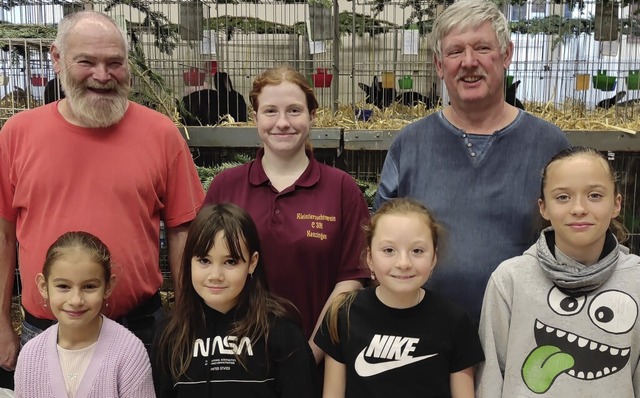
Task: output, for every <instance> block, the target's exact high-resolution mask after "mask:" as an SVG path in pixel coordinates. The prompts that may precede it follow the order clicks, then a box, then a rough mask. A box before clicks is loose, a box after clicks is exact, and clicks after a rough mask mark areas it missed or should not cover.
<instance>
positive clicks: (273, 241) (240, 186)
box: [204, 149, 369, 338]
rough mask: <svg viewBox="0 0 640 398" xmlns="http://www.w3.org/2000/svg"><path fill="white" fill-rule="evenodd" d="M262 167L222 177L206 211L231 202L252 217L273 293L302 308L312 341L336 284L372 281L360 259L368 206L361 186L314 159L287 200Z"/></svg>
mask: <svg viewBox="0 0 640 398" xmlns="http://www.w3.org/2000/svg"><path fill="white" fill-rule="evenodd" d="M263 154H264V150H263V149H260V150H259V151H258V155H257V157H256V160H254V161H252V162H251V163H248V164H245V165H242V166H238V167H235V168H233V169H230V170H226V171H224V172H222V173H220V174H219V175H217V176H216V177H215V178H214V180H213V182H212V183H211V186H210V188H209V191H208V192H207V196H206V198H205V200H204V205H207V204H215V203H225V202H231V203H235V204H237V205H238V206H240V207H242V208H244V209H245V210H247V211H248V212H249V214H251V217H253V220H254V222H255V223H256V226H257V228H258V233H259V235H260V244H261V246H262V253H261V255H262V258H263V260H264V266H265V271H266V274H267V280H268V283H269V287H270V289H271V291H272V292H273V293H275V294H277V295H279V296H282V297H284V298H286V299H288V300H290V301H291V302H293V304H295V306H296V307H297V308H298V310H299V311H300V313H301V315H302V320H303V326H304V332H305V335H306V336H307V338H309V337H310V336H311V333H312V332H313V328H314V326H315V323H316V321H317V319H318V316H319V315H320V312H321V311H322V307H323V306H324V304H325V302H326V301H327V299H328V298H329V295H330V294H331V291H332V290H333V288H334V287H335V285H336V283H338V282H341V281H346V280H353V279H364V278H366V277H367V276H368V272H367V269H366V267H365V266H363V265H362V264H361V263H360V255H361V253H362V251H363V250H364V247H365V243H364V242H365V241H364V236H363V233H362V229H361V225H362V222H363V221H364V220H367V219H368V217H369V211H368V208H367V204H366V202H365V200H364V197H363V196H362V192H361V191H360V189H359V188H358V186H357V185H356V183H355V181H354V180H353V178H352V177H351V176H350V175H349V174H347V173H345V172H343V171H342V170H338V169H336V168H333V167H330V166H327V165H324V164H322V163H319V162H317V161H316V160H315V159H313V154H312V153H311V152H307V156H309V159H310V162H309V165H308V166H307V169H306V170H305V171H304V172H303V173H302V175H301V176H300V178H299V179H298V180H297V181H296V182H295V183H294V184H293V185H292V186H290V187H288V188H286V189H285V190H283V191H282V192H277V191H276V190H275V189H274V188H273V187H272V186H271V184H270V182H269V178H268V177H267V175H266V174H265V172H264V169H263V168H262V156H263Z"/></svg>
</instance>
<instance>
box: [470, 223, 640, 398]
mask: <svg viewBox="0 0 640 398" xmlns="http://www.w3.org/2000/svg"><path fill="white" fill-rule="evenodd" d="M545 233H546V236H545ZM607 239H608V242H609V243H610V246H611V247H610V248H609V251H608V252H606V250H607V249H606V247H607V246H606V245H605V252H606V253H605V255H603V256H602V258H601V259H600V260H599V262H598V263H596V264H594V265H592V266H589V267H585V266H583V265H580V264H579V263H576V262H575V261H573V260H571V259H570V258H568V257H566V256H565V255H563V253H561V252H559V250H558V249H557V248H555V247H554V246H553V243H552V242H553V231H552V230H551V229H547V230H545V231H543V233H542V234H541V236H540V238H539V240H538V242H537V243H536V244H534V245H533V246H531V248H529V249H528V250H527V251H526V252H525V253H524V254H523V255H522V256H518V257H514V258H512V259H509V260H507V261H505V262H503V263H502V264H501V265H500V266H499V267H498V268H497V269H496V271H495V272H494V273H493V274H492V276H491V278H490V280H489V284H488V285H487V290H486V292H485V297H484V302H483V306H482V316H481V318H480V340H481V342H482V346H483V349H484V353H485V357H486V360H485V362H484V363H483V364H481V365H480V367H479V369H478V373H477V375H476V382H477V390H476V397H479V398H499V397H504V398H525V397H536V398H537V397H562V398H572V397H580V398H588V397H598V398H601V397H612V398H629V397H635V398H639V397H640V367H639V366H638V358H639V353H640V322H639V321H638V303H639V302H640V257H638V256H636V255H632V254H628V250H627V249H626V248H625V247H623V246H620V245H618V243H617V241H615V238H613V235H610V236H609V237H608V238H607ZM550 242H551V243H550ZM607 253H608V254H607ZM557 259H562V260H561V261H558V260H557ZM592 267H593V268H592ZM595 269H598V272H591V271H593V270H595ZM583 275H584V276H583ZM599 276H601V280H598V277H599ZM581 278H584V279H585V280H586V279H589V283H588V284H585V286H588V289H586V290H587V291H584V290H585V289H582V291H581V289H580V288H579V287H575V286H572V285H571V284H575V283H576V282H577V281H579V280H580V279H581ZM568 285H569V286H571V287H569V288H568V287H567V286H568Z"/></svg>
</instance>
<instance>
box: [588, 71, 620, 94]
mask: <svg viewBox="0 0 640 398" xmlns="http://www.w3.org/2000/svg"><path fill="white" fill-rule="evenodd" d="M616 81H617V78H616V77H615V76H607V71H606V70H599V71H598V74H597V75H595V76H592V77H591V82H592V83H593V87H595V88H597V89H598V90H602V91H613V90H615V89H616Z"/></svg>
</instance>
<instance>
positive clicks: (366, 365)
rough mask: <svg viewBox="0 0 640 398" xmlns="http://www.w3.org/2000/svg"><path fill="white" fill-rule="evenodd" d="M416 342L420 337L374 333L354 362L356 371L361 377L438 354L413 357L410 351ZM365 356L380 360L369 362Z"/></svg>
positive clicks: (414, 347) (413, 348)
mask: <svg viewBox="0 0 640 398" xmlns="http://www.w3.org/2000/svg"><path fill="white" fill-rule="evenodd" d="M418 342H420V339H417V338H411V337H400V336H387V335H380V334H376V335H374V336H373V338H372V339H371V343H370V344H369V346H368V347H365V348H363V349H362V351H360V354H358V357H357V358H356V362H355V370H356V373H357V374H358V375H359V376H361V377H370V376H375V375H377V374H380V373H384V372H387V371H389V370H392V369H397V368H400V367H403V366H406V365H410V364H412V363H416V362H419V361H423V360H425V359H427V358H431V357H434V356H436V355H438V354H430V355H423V356H420V357H414V356H413V355H411V353H413V351H415V349H416V345H417V344H418ZM365 352H366V353H365ZM367 358H372V359H377V360H382V361H380V362H369V361H367Z"/></svg>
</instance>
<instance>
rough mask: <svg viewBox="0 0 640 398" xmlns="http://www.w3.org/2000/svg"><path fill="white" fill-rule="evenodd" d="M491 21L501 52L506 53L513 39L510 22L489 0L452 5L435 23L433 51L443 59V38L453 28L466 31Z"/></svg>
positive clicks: (461, 2) (462, 0) (471, 0)
mask: <svg viewBox="0 0 640 398" xmlns="http://www.w3.org/2000/svg"><path fill="white" fill-rule="evenodd" d="M485 22H490V23H491V26H492V27H493V30H494V31H495V33H496V37H497V39H498V43H499V45H500V53H501V54H504V52H505V51H506V50H507V46H508V45H509V42H510V41H511V32H510V30H509V24H508V23H507V19H506V18H505V16H504V14H503V13H502V12H501V11H500V9H498V6H497V5H496V4H495V3H494V2H492V1H489V0H460V1H458V2H455V3H453V4H452V5H450V6H449V7H448V8H447V9H446V10H444V12H443V13H442V14H440V16H438V18H436V20H435V22H434V23H433V29H432V31H431V37H432V39H433V53H434V54H435V56H436V57H437V58H438V59H439V60H441V59H442V40H443V39H444V37H445V36H446V35H448V34H449V33H450V32H451V31H452V30H453V29H460V31H462V32H464V31H466V30H468V29H473V28H477V27H479V26H480V25H482V24H484V23H485Z"/></svg>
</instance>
